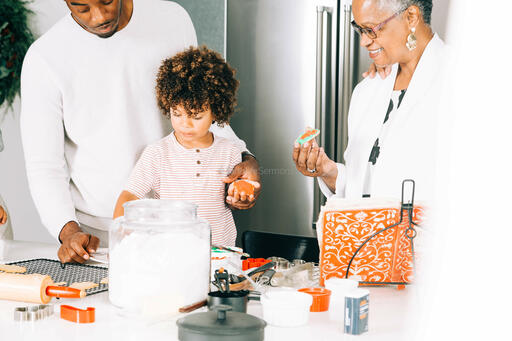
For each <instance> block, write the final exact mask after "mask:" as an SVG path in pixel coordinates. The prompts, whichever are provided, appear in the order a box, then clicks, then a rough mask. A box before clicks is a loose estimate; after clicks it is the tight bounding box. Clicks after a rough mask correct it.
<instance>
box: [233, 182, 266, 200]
mask: <svg viewBox="0 0 512 341" xmlns="http://www.w3.org/2000/svg"><path fill="white" fill-rule="evenodd" d="M260 186H261V185H260V183H259V182H256V181H251V180H244V179H240V180H236V181H234V182H232V183H231V184H230V185H229V188H228V193H233V196H236V195H237V194H238V195H239V196H240V199H241V200H244V201H245V200H246V199H249V200H253V199H254V191H255V189H257V188H260Z"/></svg>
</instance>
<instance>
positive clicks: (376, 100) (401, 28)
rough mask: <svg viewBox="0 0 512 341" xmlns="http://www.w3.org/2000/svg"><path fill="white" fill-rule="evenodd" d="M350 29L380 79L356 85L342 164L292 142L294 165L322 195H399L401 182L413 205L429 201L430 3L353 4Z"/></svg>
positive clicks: (435, 56) (437, 77) (437, 68)
mask: <svg viewBox="0 0 512 341" xmlns="http://www.w3.org/2000/svg"><path fill="white" fill-rule="evenodd" d="M352 6H353V12H354V21H353V22H352V25H353V27H354V29H355V30H356V31H358V32H359V33H360V34H361V45H362V46H364V47H366V48H367V49H368V52H369V54H370V58H372V59H373V61H374V63H375V65H376V66H377V67H382V68H385V67H386V66H389V65H392V67H391V73H390V74H389V76H388V77H387V78H385V79H381V78H380V77H375V78H373V79H371V78H366V79H365V80H363V81H362V82H361V83H360V84H358V85H357V87H356V88H355V90H354V92H353V94H352V100H351V104H350V110H349V118H348V137H349V143H348V146H347V149H346V151H345V154H344V156H345V164H336V163H335V162H334V161H332V160H330V159H329V158H328V157H327V156H326V154H325V153H324V151H323V149H321V148H319V147H318V145H317V144H316V142H313V143H309V144H304V145H303V146H302V147H300V146H299V145H298V144H296V145H295V147H294V152H293V159H294V161H295V163H296V167H297V169H298V170H299V171H300V172H301V173H302V174H304V175H306V176H313V177H318V179H319V184H320V188H321V189H322V191H323V193H324V194H325V195H326V196H331V195H333V194H334V193H335V194H336V195H337V196H341V197H346V198H361V197H368V196H386V197H400V192H401V183H402V181H403V180H404V179H414V180H415V181H416V189H417V191H416V194H417V197H419V198H420V199H429V198H431V196H432V193H431V189H432V188H433V184H432V182H431V180H432V178H433V177H434V172H435V168H434V164H435V158H434V156H435V135H436V127H437V115H436V114H435V113H436V111H437V101H438V99H439V97H440V95H441V93H440V89H441V86H440V85H441V84H440V83H441V74H442V72H441V69H442V65H443V62H444V59H445V56H444V50H445V48H444V43H443V42H442V41H441V39H440V38H439V37H438V36H437V35H436V34H434V33H433V32H432V29H431V27H430V15H431V12H432V0H354V1H353V5H352Z"/></svg>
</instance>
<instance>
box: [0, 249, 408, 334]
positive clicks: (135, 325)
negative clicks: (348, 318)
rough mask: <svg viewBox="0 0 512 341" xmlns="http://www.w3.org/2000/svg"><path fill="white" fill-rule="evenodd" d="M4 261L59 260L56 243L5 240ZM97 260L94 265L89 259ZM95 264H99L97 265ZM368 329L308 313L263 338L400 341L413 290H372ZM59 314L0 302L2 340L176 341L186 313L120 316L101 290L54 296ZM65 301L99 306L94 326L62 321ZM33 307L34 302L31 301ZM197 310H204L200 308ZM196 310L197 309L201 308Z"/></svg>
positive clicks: (252, 306)
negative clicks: (348, 331) (45, 315)
mask: <svg viewBox="0 0 512 341" xmlns="http://www.w3.org/2000/svg"><path fill="white" fill-rule="evenodd" d="M4 246H5V247H6V250H5V251H6V252H5V256H4V259H0V262H2V263H7V262H12V261H18V260H26V259H32V258H49V259H57V249H58V245H56V244H54V245H51V244H40V243H32V242H20V241H7V242H5V245H4ZM91 264H93V263H91ZM94 265H97V264H94ZM370 292H371V293H370V315H369V329H370V331H369V332H368V333H366V334H364V335H362V336H358V337H354V336H352V337H351V336H348V335H344V334H343V333H342V332H341V331H340V326H339V325H337V324H336V323H333V322H330V321H329V316H328V313H327V312H322V313H310V320H309V323H308V325H306V326H303V327H298V328H278V327H272V326H267V327H266V328H265V340H271V341H272V340H275V341H286V340H293V341H300V340H304V341H323V340H325V341H327V340H356V339H357V340H379V341H383V340H393V341H397V340H402V339H403V338H404V335H403V328H404V327H405V325H406V320H407V318H406V317H407V316H406V315H407V305H408V299H409V297H410V292H411V290H410V289H409V290H401V291H399V290H397V289H396V288H391V287H382V288H370ZM52 303H53V304H54V305H55V316H53V317H51V318H49V319H46V320H41V321H36V322H15V321H13V311H14V308H15V307H17V306H26V305H27V304H24V303H22V302H11V301H2V300H0V335H1V337H0V339H1V340H9V339H11V337H12V338H16V339H17V340H29V339H30V340H52V341H59V340H63V341H64V340H65V341H70V340H84V341H96V340H124V341H129V340H134V341H135V340H143V339H146V340H151V341H158V340H178V338H177V335H178V328H177V326H176V319H178V318H180V317H182V316H185V315H184V314H181V315H180V316H177V317H176V318H174V319H172V320H169V321H164V322H158V323H153V324H149V325H148V324H147V323H144V322H141V321H137V320H133V319H127V318H123V317H121V316H119V315H118V314H117V313H116V311H115V308H114V307H113V306H112V305H110V303H109V301H108V293H107V292H104V293H99V294H96V295H92V296H89V297H86V298H84V299H82V300H71V299H60V300H56V299H53V300H52ZM61 304H69V305H72V306H75V307H78V308H81V309H85V308H87V307H95V308H96V322H95V323H92V324H75V323H71V322H68V321H65V320H62V319H60V317H59V313H60V308H59V305H61ZM28 305H31V304H28ZM198 311H206V308H202V309H201V310H198ZM198 311H196V312H198ZM248 313H250V314H252V315H255V316H258V317H261V316H262V309H261V305H260V303H259V302H256V301H250V302H249V306H248Z"/></svg>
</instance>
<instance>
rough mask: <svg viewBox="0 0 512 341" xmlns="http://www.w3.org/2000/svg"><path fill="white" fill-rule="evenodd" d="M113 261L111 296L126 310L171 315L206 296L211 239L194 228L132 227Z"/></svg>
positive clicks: (115, 250)
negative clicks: (156, 231) (154, 228)
mask: <svg viewBox="0 0 512 341" xmlns="http://www.w3.org/2000/svg"><path fill="white" fill-rule="evenodd" d="M111 242H112V241H111ZM109 262H110V266H109V298H110V301H111V302H112V304H114V305H115V306H117V307H119V308H121V311H122V313H125V314H126V315H138V316H148V317H151V316H164V315H172V314H175V313H177V312H178V309H179V308H181V307H183V306H186V305H190V304H193V303H197V302H199V301H202V300H204V299H206V297H207V294H208V286H209V271H210V241H209V240H208V239H206V238H201V237H200V236H199V235H198V234H195V233H192V232H191V231H179V230H178V231H176V230H174V229H173V230H170V231H169V232H168V233H167V232H158V233H151V232H147V231H134V232H131V233H130V234H129V235H126V236H125V237H124V238H123V239H122V240H121V241H120V242H118V243H117V244H115V245H114V244H113V245H112V249H111V250H110V254H109Z"/></svg>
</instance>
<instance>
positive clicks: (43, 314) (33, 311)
mask: <svg viewBox="0 0 512 341" xmlns="http://www.w3.org/2000/svg"><path fill="white" fill-rule="evenodd" d="M53 312H54V310H53V305H52V304H40V305H35V306H30V307H16V308H14V321H20V322H21V321H38V320H42V319H45V318H48V317H50V316H53Z"/></svg>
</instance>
